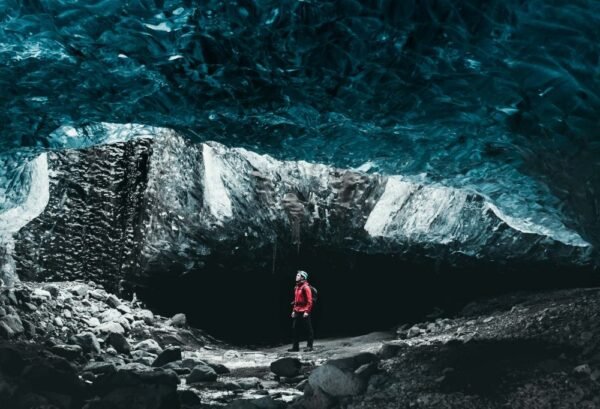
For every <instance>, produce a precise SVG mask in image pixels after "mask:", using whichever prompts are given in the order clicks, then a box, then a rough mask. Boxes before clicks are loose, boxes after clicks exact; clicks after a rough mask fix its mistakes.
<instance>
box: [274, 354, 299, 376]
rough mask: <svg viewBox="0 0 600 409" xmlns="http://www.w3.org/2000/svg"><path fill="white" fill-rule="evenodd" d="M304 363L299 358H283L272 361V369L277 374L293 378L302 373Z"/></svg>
mask: <svg viewBox="0 0 600 409" xmlns="http://www.w3.org/2000/svg"><path fill="white" fill-rule="evenodd" d="M301 368H302V363H301V362H300V360H299V359H298V358H289V357H286V358H281V359H278V360H276V361H273V362H271V365H270V369H271V372H273V373H274V374H275V375H279V376H285V377H287V378H293V377H294V376H297V375H298V374H299V373H300V369H301Z"/></svg>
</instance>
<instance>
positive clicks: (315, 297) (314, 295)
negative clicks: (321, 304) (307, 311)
mask: <svg viewBox="0 0 600 409" xmlns="http://www.w3.org/2000/svg"><path fill="white" fill-rule="evenodd" d="M308 286H309V287H310V292H311V293H312V301H313V305H314V304H316V303H317V300H318V299H319V292H318V291H317V289H316V288H315V287H313V286H312V285H310V284H309V285H308Z"/></svg>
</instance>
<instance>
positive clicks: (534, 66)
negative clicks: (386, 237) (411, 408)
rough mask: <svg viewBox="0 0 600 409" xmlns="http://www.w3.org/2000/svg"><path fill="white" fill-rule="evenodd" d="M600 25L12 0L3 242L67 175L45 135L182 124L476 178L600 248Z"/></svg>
mask: <svg viewBox="0 0 600 409" xmlns="http://www.w3.org/2000/svg"><path fill="white" fill-rule="evenodd" d="M598 27H600V3H599V2H596V1H591V0H590V1H585V0H581V1H535V0H534V1H517V0H508V1H499V0H496V1H488V2H479V1H408V0H407V1H395V0H371V1H362V2H361V1H353V0H339V1H297V0H293V1H291V0H288V1H281V0H277V1H275V0H273V1H267V0H264V1H258V0H256V1H253V0H234V1H189V0H181V1H169V0H132V1H127V2H122V1H111V0H103V1H91V0H86V1H69V0H64V1H58V0H23V1H15V0H6V1H3V2H0V106H1V107H2V109H0V123H1V124H2V125H1V127H0V149H1V152H2V153H1V154H0V163H1V164H2V166H1V167H0V211H1V212H3V213H0V230H2V231H3V233H2V234H0V241H6V242H7V243H8V244H7V246H8V247H7V248H11V249H12V247H14V243H12V238H8V237H9V236H11V235H12V234H13V233H14V232H13V230H15V229H16V227H15V226H20V224H19V223H21V224H26V223H27V222H29V221H30V220H31V219H32V218H34V217H37V215H39V214H40V213H41V212H42V210H43V206H44V203H46V202H47V201H48V200H49V199H48V197H47V195H48V192H47V191H46V190H45V189H44V188H40V186H41V185H43V184H44V183H42V182H41V181H40V180H39V178H46V179H48V177H50V179H51V180H57V179H60V178H59V177H58V176H57V175H56V170H53V169H46V168H44V167H43V166H42V165H44V166H49V165H47V164H46V163H47V162H46V161H47V158H46V156H44V157H43V159H40V156H39V155H40V154H43V155H47V154H57V155H59V157H61V158H63V157H72V156H73V155H74V153H73V154H71V153H69V152H76V151H77V150H79V151H80V150H82V149H83V150H85V149H93V148H102V147H103V146H107V145H110V144H115V143H118V142H130V143H133V142H135V140H145V139H155V138H156V135H157V134H161V133H164V132H166V131H164V129H172V130H174V131H176V132H177V135H182V136H183V137H185V138H186V139H187V140H188V141H190V142H191V143H200V142H205V141H217V142H219V143H221V144H223V145H225V146H226V147H229V148H243V149H246V150H248V151H251V152H255V153H256V154H259V155H260V154H268V155H270V157H272V158H274V159H273V160H278V161H306V162H310V163H320V164H324V165H328V166H333V167H336V168H345V169H354V170H355V171H358V172H365V173H366V174H369V175H383V176H382V177H389V176H394V175H396V176H394V177H398V178H400V179H394V178H392V179H390V180H400V181H399V182H397V183H399V184H400V185H401V184H402V183H410V184H413V185H419V186H425V185H431V186H434V187H436V188H444V189H449V191H454V190H452V189H459V190H460V191H461V192H465V193H464V194H465V195H471V196H468V197H478V198H480V199H478V200H481V201H482V203H486V204H489V206H490V208H492V209H494V214H495V215H496V216H497V217H499V218H500V219H502V220H504V221H506V222H507V223H509V224H510V225H511V227H512V228H514V229H515V231H518V232H520V234H521V233H522V234H528V233H532V232H533V233H534V234H542V235H545V236H547V237H549V238H551V239H552V240H556V241H558V242H560V243H563V244H567V245H570V246H573V247H578V248H584V247H586V248H587V247H596V246H597V245H598V244H599V243H600V214H599V212H600V198H599V197H600V196H599V195H598V193H597V191H598V189H600V86H599V84H600V29H598ZM134 146H137V148H132V149H134V150H135V149H138V148H139V146H144V145H143V144H142V145H134ZM202 146H207V145H198V147H197V148H193V149H202ZM139 149H141V148H139ZM190 149H192V148H190ZM223 149H225V148H223ZM86 152H87V151H86ZM183 152H189V149H187V148H186V149H183V148H182V149H180V150H179V151H178V150H174V151H173V152H171V156H170V157H169V158H168V160H166V159H165V158H164V157H161V158H162V159H165V162H164V164H163V166H165V168H169V166H170V165H169V161H172V162H173V163H175V162H178V161H184V162H185V161H187V160H188V159H185V158H184V159H182V158H183V156H185V155H188V154H184V153H183ZM61 155H64V156H61ZM69 155H71V156H69ZM92 156H93V155H92ZM61 160H62V159H61ZM54 161H56V160H54ZM42 162H43V163H42ZM61 163H62V162H61ZM77 163H79V162H77ZM65 166H66V168H69V166H67V165H65ZM123 166H124V168H127V167H126V166H125V165H123ZM72 167H73V169H75V168H76V169H78V170H77V171H78V172H79V171H80V170H79V168H78V167H77V166H76V165H72ZM209 168H212V167H209ZM44 169H46V170H44ZM152 171H156V169H154V170H152ZM204 171H206V169H205V170H204ZM48 172H49V174H50V176H48ZM167 172H168V171H167ZM84 174H85V172H84ZM150 176H152V173H150ZM373 177H375V176H373ZM46 179H44V180H46ZM171 181H172V182H173V183H174V184H176V185H177V184H180V185H181V186H185V185H186V183H188V182H189V180H187V179H186V176H185V175H182V174H175V175H173V179H171ZM146 182H147V183H150V184H151V182H152V180H149V181H148V180H147V181H145V182H144V183H146ZM47 184H48V182H47V181H46V185H47ZM400 185H398V184H396V185H395V186H396V193H394V185H393V183H391V184H390V186H389V190H386V192H387V193H385V192H383V191H382V192H380V194H382V195H383V197H382V200H383V201H384V203H385V200H388V201H390V203H397V201H398V197H397V196H398V195H399V194H400V193H398V191H400V190H402V188H401V187H398V186H400ZM92 189H93V187H92ZM215 194H216V195H217V196H216V197H217V199H215V200H214V201H213V202H212V203H213V204H214V203H216V204H215V205H214V206H218V203H219V195H221V196H222V193H219V192H218V191H217V192H216V193H215ZM386 194H387V195H388V196H385V195H386ZM32 195H33V196H35V197H33V198H32ZM394 195H396V196H394ZM165 197H166V196H165ZM461 197H462V196H461ZM465 197H467V196H465ZM50 201H51V202H52V199H50ZM215 209H216V210H215ZM208 210H209V211H211V208H210V207H209V209H208ZM212 210H214V212H217V213H218V212H225V213H226V212H227V211H228V210H227V209H223V208H221V209H218V208H214V207H213V208H212ZM229 211H231V210H229ZM386 211H388V210H386V209H385V206H384V205H381V206H380V208H379V209H377V208H375V210H374V213H375V216H377V214H378V213H377V212H379V214H383V215H384V216H385V215H386ZM415 211H417V210H415ZM9 212H11V213H9ZM15 215H16V216H15ZM375 216H374V217H375ZM388 216H389V214H388ZM15 217H16V218H20V222H16V221H15V220H14V219H15ZM398 223H400V222H398ZM365 229H367V231H368V230H369V229H371V230H373V231H379V230H381V231H383V230H384V228H383V227H382V226H381V223H380V222H379V225H378V221H377V220H376V219H371V221H370V223H369V224H367V225H366V227H365ZM378 229H379V230H378ZM11 251H12V250H11ZM576 253H577V252H576ZM577 254H579V253H577ZM7 268H8V267H7Z"/></svg>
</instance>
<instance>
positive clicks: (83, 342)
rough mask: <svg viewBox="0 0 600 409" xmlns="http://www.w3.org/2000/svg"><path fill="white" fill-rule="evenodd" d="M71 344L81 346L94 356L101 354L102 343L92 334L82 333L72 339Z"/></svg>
mask: <svg viewBox="0 0 600 409" xmlns="http://www.w3.org/2000/svg"><path fill="white" fill-rule="evenodd" d="M70 342H71V343H73V344H76V345H79V346H81V348H83V351H84V352H90V353H93V354H99V353H100V343H99V342H98V339H97V338H96V336H95V335H94V334H92V333H91V332H82V333H79V334H77V335H74V336H72V337H71V339H70Z"/></svg>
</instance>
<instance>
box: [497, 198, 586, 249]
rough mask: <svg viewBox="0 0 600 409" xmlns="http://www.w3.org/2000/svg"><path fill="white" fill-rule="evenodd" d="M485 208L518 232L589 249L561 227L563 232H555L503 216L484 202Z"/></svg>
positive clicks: (530, 222)
mask: <svg viewBox="0 0 600 409" xmlns="http://www.w3.org/2000/svg"><path fill="white" fill-rule="evenodd" d="M486 206H487V208H489V209H490V210H491V211H492V212H494V214H495V215H496V216H497V217H498V218H499V219H500V220H502V221H504V222H505V223H506V224H508V225H509V226H510V227H511V228H513V229H515V230H518V231H520V232H523V233H529V234H538V235H541V236H546V237H549V238H551V239H553V240H556V241H560V242H562V243H565V244H567V245H570V246H576V247H589V246H590V243H588V242H587V241H585V240H583V239H582V238H581V236H580V235H578V234H577V233H575V232H574V231H572V230H569V229H567V228H566V227H564V226H563V231H561V232H556V231H554V230H551V229H549V228H547V227H544V226H541V225H539V224H537V223H534V222H533V221H531V220H530V219H523V218H516V217H511V216H509V215H507V214H505V213H504V212H503V211H502V210H500V209H499V208H498V207H496V206H495V205H494V204H492V203H490V202H486Z"/></svg>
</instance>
